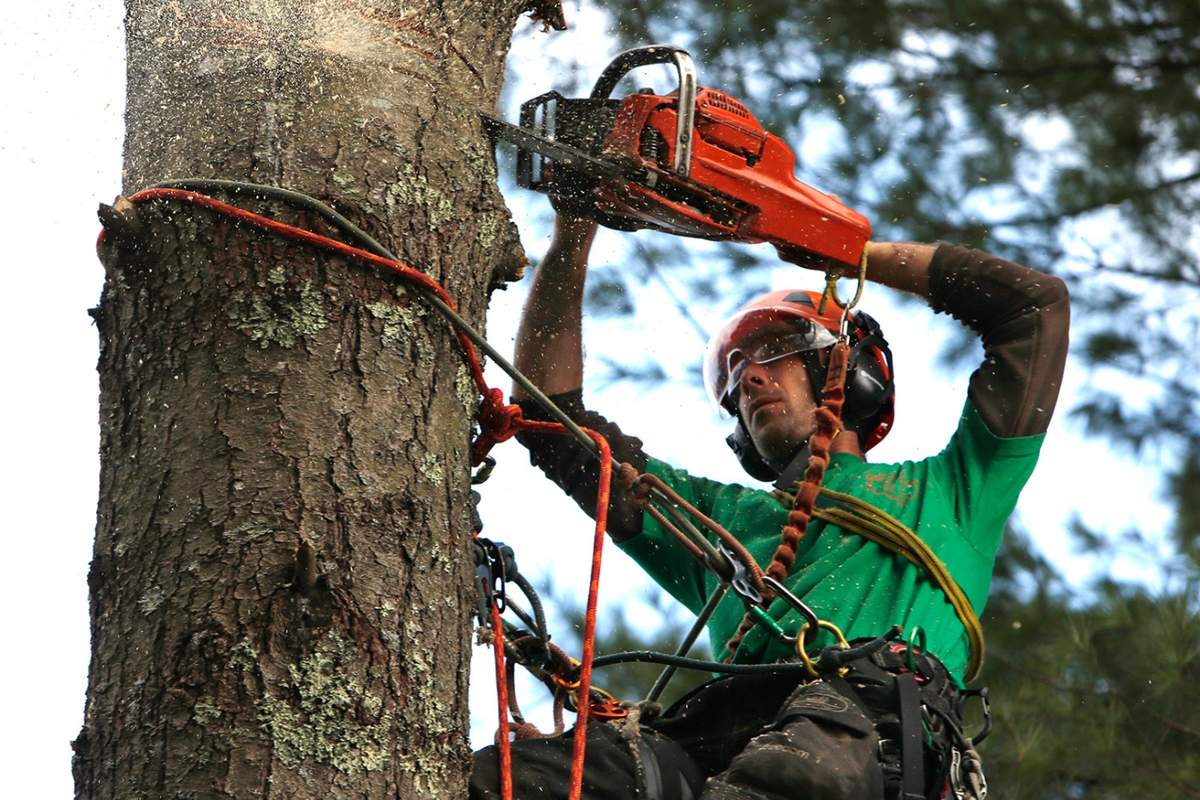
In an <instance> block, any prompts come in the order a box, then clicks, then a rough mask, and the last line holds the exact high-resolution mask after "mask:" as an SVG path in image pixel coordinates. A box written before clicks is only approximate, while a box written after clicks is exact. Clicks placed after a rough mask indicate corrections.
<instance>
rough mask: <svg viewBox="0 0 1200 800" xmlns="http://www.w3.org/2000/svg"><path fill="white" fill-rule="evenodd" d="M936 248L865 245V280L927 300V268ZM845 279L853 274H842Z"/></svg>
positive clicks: (891, 244) (927, 246)
mask: <svg viewBox="0 0 1200 800" xmlns="http://www.w3.org/2000/svg"><path fill="white" fill-rule="evenodd" d="M935 252H937V246H936V245H932V244H918V243H916V242H868V243H867V279H868V280H871V281H874V282H876V283H882V284H883V285H884V286H890V287H892V288H893V289H900V290H901V291H905V292H910V293H912V294H915V295H917V296H918V297H924V298H926V299H928V298H929V265H930V263H931V262H932V261H933V254H934V253H935ZM846 274H847V276H850V275H853V274H856V273H855V272H854V271H852V270H847V271H846Z"/></svg>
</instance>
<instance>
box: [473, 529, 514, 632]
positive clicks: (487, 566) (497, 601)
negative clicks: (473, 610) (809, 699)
mask: <svg viewBox="0 0 1200 800" xmlns="http://www.w3.org/2000/svg"><path fill="white" fill-rule="evenodd" d="M502 547H503V545H498V544H496V542H493V541H492V540H491V539H484V538H482V537H480V538H478V539H476V540H475V584H476V587H477V588H478V590H479V621H480V623H481V624H484V625H487V624H490V621H491V612H490V608H491V606H493V605H495V606H496V609H497V610H498V611H499V612H500V613H501V614H503V613H504V609H505V608H506V607H507V601H506V599H505V596H504V590H505V584H506V583H507V579H508V574H507V571H506V568H505V566H506V565H505V559H504V553H503V550H502V549H501V548H502Z"/></svg>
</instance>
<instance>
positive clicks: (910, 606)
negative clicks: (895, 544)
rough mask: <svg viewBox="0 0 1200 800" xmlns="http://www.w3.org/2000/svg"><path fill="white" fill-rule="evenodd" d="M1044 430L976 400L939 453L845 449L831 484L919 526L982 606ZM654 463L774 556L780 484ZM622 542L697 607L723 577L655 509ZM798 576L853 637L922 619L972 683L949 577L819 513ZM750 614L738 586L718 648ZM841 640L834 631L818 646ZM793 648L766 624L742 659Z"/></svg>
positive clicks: (755, 547) (713, 636)
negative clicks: (891, 457)
mask: <svg viewBox="0 0 1200 800" xmlns="http://www.w3.org/2000/svg"><path fill="white" fill-rule="evenodd" d="M1043 438H1045V435H1044V434H1038V435H1036V436H1022V437H1015V438H1009V439H1004V438H1000V437H997V436H996V435H994V434H993V433H992V432H991V431H990V430H988V428H987V426H986V424H985V423H984V421H983V419H982V418H981V417H980V416H979V412H978V411H977V410H976V409H975V408H974V407H973V406H972V405H971V403H970V402H969V401H968V402H967V404H966V407H965V409H964V410H963V415H962V419H961V420H960V422H959V425H958V429H957V430H956V431H955V432H954V435H953V436H952V437H951V439H950V442H949V444H947V445H946V448H945V449H944V450H942V452H940V453H938V454H937V455H935V456H931V457H929V458H925V459H922V460H920V461H903V462H900V463H898V464H873V463H868V462H865V461H863V460H862V459H861V458H858V457H857V456H854V455H851V454H848V453H838V454H836V455H834V456H833V458H832V459H831V461H830V464H829V469H828V471H827V472H826V474H825V480H824V483H823V485H824V486H825V487H827V488H829V489H832V490H834V491H838V492H843V493H846V494H851V495H854V496H855V497H858V498H860V499H862V500H865V501H867V502H869V503H871V504H872V505H874V506H876V507H878V508H880V509H882V510H883V511H886V512H887V513H889V514H891V515H892V516H893V517H895V518H896V519H898V520H900V521H901V522H903V523H904V524H905V525H907V526H908V527H910V528H912V529H913V530H914V531H915V532H916V533H917V535H918V536H919V537H920V538H921V539H922V541H924V542H925V544H927V545H928V546H929V547H930V548H931V549H932V551H933V552H934V554H935V555H936V556H937V557H938V558H939V559H941V561H942V562H943V563H944V564H945V565H946V568H947V569H948V570H949V572H950V575H951V576H952V577H953V578H954V579H955V580H956V581H957V582H958V584H959V586H961V587H962V590H963V592H965V593H966V595H967V598H968V599H969V600H970V601H971V605H972V607H973V608H974V609H975V612H976V613H982V612H983V607H984V604H985V603H986V601H987V595H988V588H989V586H990V584H991V580H992V571H993V567H994V563H995V558H996V550H997V549H998V548H999V546H1000V539H1001V536H1002V535H1003V532H1004V525H1005V522H1006V521H1007V519H1008V517H1009V514H1011V513H1012V510H1013V508H1014V507H1015V505H1016V502H1017V496H1018V495H1019V494H1020V492H1021V488H1022V487H1023V486H1024V485H1025V482H1026V481H1027V480H1028V479H1029V475H1030V473H1032V472H1033V468H1034V465H1035V464H1036V463H1037V458H1038V451H1039V449H1040V448H1041V444H1042V440H1043ZM646 469H647V471H648V472H650V473H651V474H653V475H657V476H658V477H660V478H661V479H662V480H664V481H665V482H666V483H667V484H669V485H670V486H671V487H672V488H673V489H674V490H675V491H677V492H679V494H680V495H681V496H682V497H683V498H684V499H686V500H688V501H689V502H691V503H693V504H694V505H696V506H697V507H698V508H699V509H700V510H701V511H702V512H704V513H705V514H707V515H708V516H710V517H712V518H713V519H715V520H716V521H717V522H719V523H720V524H721V525H723V526H724V527H725V528H726V529H727V530H729V531H730V532H731V533H733V534H734V535H735V536H736V537H737V538H738V539H739V540H740V541H741V542H742V543H743V544H744V545H745V546H746V548H747V549H748V550H749V551H750V553H751V555H753V556H754V559H755V560H756V561H757V562H758V563H759V564H760V565H766V564H768V563H770V559H771V556H772V555H773V554H774V552H775V548H776V547H777V546H778V544H779V532H780V529H781V528H782V526H783V524H784V522H785V521H786V519H787V514H788V508H786V507H785V506H784V505H783V504H782V503H781V502H780V501H779V500H777V499H776V498H775V497H774V496H772V495H771V493H770V492H765V491H762V490H760V489H750V488H747V487H744V486H738V485H735V484H723V483H718V482H716V481H711V480H707V479H705V478H697V477H693V476H692V475H690V474H688V473H687V472H685V471H683V470H680V469H675V468H673V467H670V466H668V465H667V464H664V463H662V462H661V461H657V460H655V459H653V458H651V459H648V463H647V467H646ZM820 505H822V501H821V500H818V506H820ZM620 546H621V548H622V549H623V550H624V551H625V552H626V553H628V554H629V555H630V556H631V557H632V558H633V559H634V560H635V561H637V563H638V564H639V565H640V566H641V567H642V568H643V569H645V570H646V572H648V573H649V574H650V576H651V577H653V578H654V580H655V581H657V582H658V583H659V585H661V586H662V587H663V588H664V589H666V590H667V591H668V592H670V593H671V594H672V595H673V596H674V597H675V598H676V599H677V600H679V601H680V602H682V603H683V604H684V605H685V606H687V607H688V608H689V609H691V610H692V612H693V613H698V612H699V611H700V609H701V608H702V607H703V605H704V602H705V600H706V598H707V597H708V596H709V594H710V593H711V592H712V591H713V589H714V588H715V587H716V586H717V579H716V577H715V576H713V575H712V574H711V573H710V572H709V571H707V570H705V569H703V568H702V567H701V566H699V565H698V564H697V563H696V561H695V560H694V559H693V558H692V557H691V556H690V555H689V554H688V553H687V552H686V551H685V550H684V549H683V548H682V547H681V546H680V545H679V543H678V542H676V541H675V539H674V538H673V537H672V536H671V535H670V534H668V533H667V532H666V531H664V530H663V529H662V527H661V526H659V525H658V523H657V522H655V521H654V519H653V518H652V517H650V516H649V515H644V516H643V529H642V533H641V534H639V535H637V536H634V537H633V538H631V539H628V540H626V541H625V542H622V543H621V545H620ZM787 585H788V587H789V588H790V589H791V590H792V592H794V593H795V594H796V595H797V596H799V597H800V598H801V599H803V600H804V602H806V603H807V604H808V605H809V606H810V607H811V608H812V609H813V610H814V611H816V613H817V616H819V617H821V618H822V619H827V620H829V621H831V622H833V623H834V624H836V625H837V626H838V627H840V628H841V629H842V631H843V632H844V633H845V635H846V637H847V638H848V639H854V638H856V637H863V636H876V635H878V634H880V633H883V632H884V631H886V630H887V629H888V628H889V627H890V626H892V625H895V624H898V625H901V626H903V628H904V630H905V632H906V633H907V632H908V631H911V630H912V628H913V626H918V625H919V626H920V627H922V628H923V629H924V630H925V633H926V635H927V641H928V648H929V650H930V651H931V652H933V653H934V654H935V655H937V656H938V657H939V658H940V659H941V660H942V662H943V663H945V665H946V667H947V668H948V669H949V670H950V672H951V674H952V675H954V676H955V678H956V679H957V680H960V681H961V679H962V675H963V671H964V669H965V668H966V664H967V657H968V647H969V644H968V639H967V634H966V631H965V629H964V628H963V626H962V624H961V623H960V622H959V620H958V617H957V616H956V615H955V613H954V609H953V607H952V606H951V605H950V602H949V601H948V600H947V599H946V596H945V595H944V594H943V593H942V591H941V590H940V589H939V588H938V586H937V585H936V584H935V583H934V582H933V581H932V580H931V579H930V578H929V576H928V575H927V574H926V573H925V572H924V571H922V570H921V569H920V568H919V567H917V566H915V565H913V564H912V563H910V562H909V561H907V560H905V559H903V558H901V557H900V556H897V555H893V554H892V553H890V552H888V551H887V550H885V549H883V548H882V547H880V546H879V545H877V544H875V543H873V542H870V541H868V540H866V539H864V538H862V537H861V536H859V535H857V534H854V533H848V532H845V531H843V530H842V529H841V528H839V527H837V526H836V525H829V524H826V523H825V522H823V521H821V520H818V519H813V520H812V521H811V522H810V523H809V525H808V531H807V533H806V535H805V536H804V538H803V539H802V540H801V541H800V544H799V546H798V547H797V551H796V561H795V564H794V565H793V566H792V571H791V574H790V575H789V576H788V580H787ZM744 612H745V606H744V605H743V604H742V602H741V600H740V599H738V597H737V596H736V595H735V594H734V593H733V592H730V593H729V594H728V595H727V596H726V597H725V599H724V600H723V601H722V602H721V604H720V605H719V606H718V607H717V610H716V612H715V613H714V614H713V616H712V618H711V620H710V621H709V624H708V633H709V640H710V642H711V646H712V649H713V651H714V653H715V654H716V655H721V654H723V653H724V646H725V642H726V641H727V640H728V639H729V637H730V636H732V635H733V632H734V630H735V629H736V628H737V625H738V623H739V622H740V621H741V619H742V615H743V614H744ZM769 613H770V614H771V615H772V617H774V618H775V619H776V620H778V621H779V622H780V623H781V624H782V626H783V628H784V630H786V631H788V632H789V633H794V632H795V631H797V630H798V629H799V627H800V625H801V622H802V620H801V619H800V618H799V615H798V614H797V612H795V611H793V610H792V609H791V608H790V606H788V605H787V603H786V602H785V601H783V600H776V601H775V602H774V603H773V604H772V605H771V607H770V609H769ZM830 641H831V640H830V638H829V636H828V634H825V635H824V638H822V639H819V640H818V645H824V644H828V643H830ZM790 655H793V654H792V653H791V652H789V650H788V648H787V646H786V645H785V644H784V643H782V642H780V641H779V640H778V639H776V638H774V637H773V636H771V635H770V634H769V633H768V632H766V631H765V630H763V629H762V628H761V627H755V628H754V629H753V630H752V631H750V633H748V634H747V635H746V637H745V639H744V640H743V641H742V644H741V646H740V647H739V648H738V652H737V655H736V658H735V660H736V661H738V662H743V663H764V662H770V661H774V660H776V659H779V658H783V657H787V656H790Z"/></svg>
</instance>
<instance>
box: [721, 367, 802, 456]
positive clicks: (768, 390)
mask: <svg viewBox="0 0 1200 800" xmlns="http://www.w3.org/2000/svg"><path fill="white" fill-rule="evenodd" d="M816 408H817V404H816V402H814V400H813V391H812V387H811V386H810V385H809V380H808V370H807V369H806V368H805V366H804V359H803V358H802V357H801V356H800V355H799V354H798V353H797V354H792V355H789V356H784V357H783V358H779V359H776V360H774V361H768V362H767V363H765V364H754V363H747V364H746V365H745V367H744V369H743V371H742V373H741V376H740V377H739V379H738V382H737V410H738V413H739V415H740V416H741V418H742V422H743V423H744V424H745V426H746V430H747V431H748V432H749V433H750V438H751V439H752V440H753V441H754V445H755V447H757V448H758V452H759V453H760V454H761V455H762V456H763V458H765V459H766V460H767V461H768V462H771V463H775V464H781V463H783V462H785V461H787V460H788V459H789V458H790V457H791V455H792V453H794V452H795V450H796V448H797V447H799V446H800V445H801V444H802V443H804V442H806V441H807V440H808V437H809V436H811V435H812V433H813V431H814V430H815V428H816V418H815V416H814V412H815V411H816Z"/></svg>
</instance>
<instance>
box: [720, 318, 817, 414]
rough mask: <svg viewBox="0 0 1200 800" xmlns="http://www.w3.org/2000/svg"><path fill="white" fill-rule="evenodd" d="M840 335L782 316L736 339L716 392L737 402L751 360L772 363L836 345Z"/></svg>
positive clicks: (723, 401) (722, 399)
mask: <svg viewBox="0 0 1200 800" xmlns="http://www.w3.org/2000/svg"><path fill="white" fill-rule="evenodd" d="M836 342H837V337H835V336H834V335H833V333H832V332H830V331H828V330H826V329H825V328H824V327H822V326H820V325H815V324H813V323H812V322H810V321H809V320H806V319H790V320H780V321H778V322H777V323H776V324H774V325H770V326H769V327H767V328H765V329H763V328H760V329H758V330H756V331H754V332H752V333H751V334H750V335H748V336H746V337H744V338H743V339H741V340H740V341H738V342H735V343H733V346H732V347H730V348H729V349H728V350H727V351H726V352H725V355H724V358H723V359H722V361H723V363H722V364H720V366H719V368H718V372H717V375H716V376H715V378H716V381H715V382H714V383H713V385H712V388H713V393H714V394H715V395H716V399H717V400H718V402H720V403H721V405H723V406H726V407H729V406H731V405H732V404H733V403H734V402H735V397H736V394H737V389H738V385H739V384H740V383H741V380H742V374H743V373H744V372H745V371H746V368H747V367H748V366H750V365H751V364H769V363H771V362H772V361H778V360H779V359H781V358H786V357H787V356H792V355H797V354H799V353H807V352H809V351H812V350H822V349H824V348H826V347H832V346H833V345H834V344H835V343H836Z"/></svg>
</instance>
